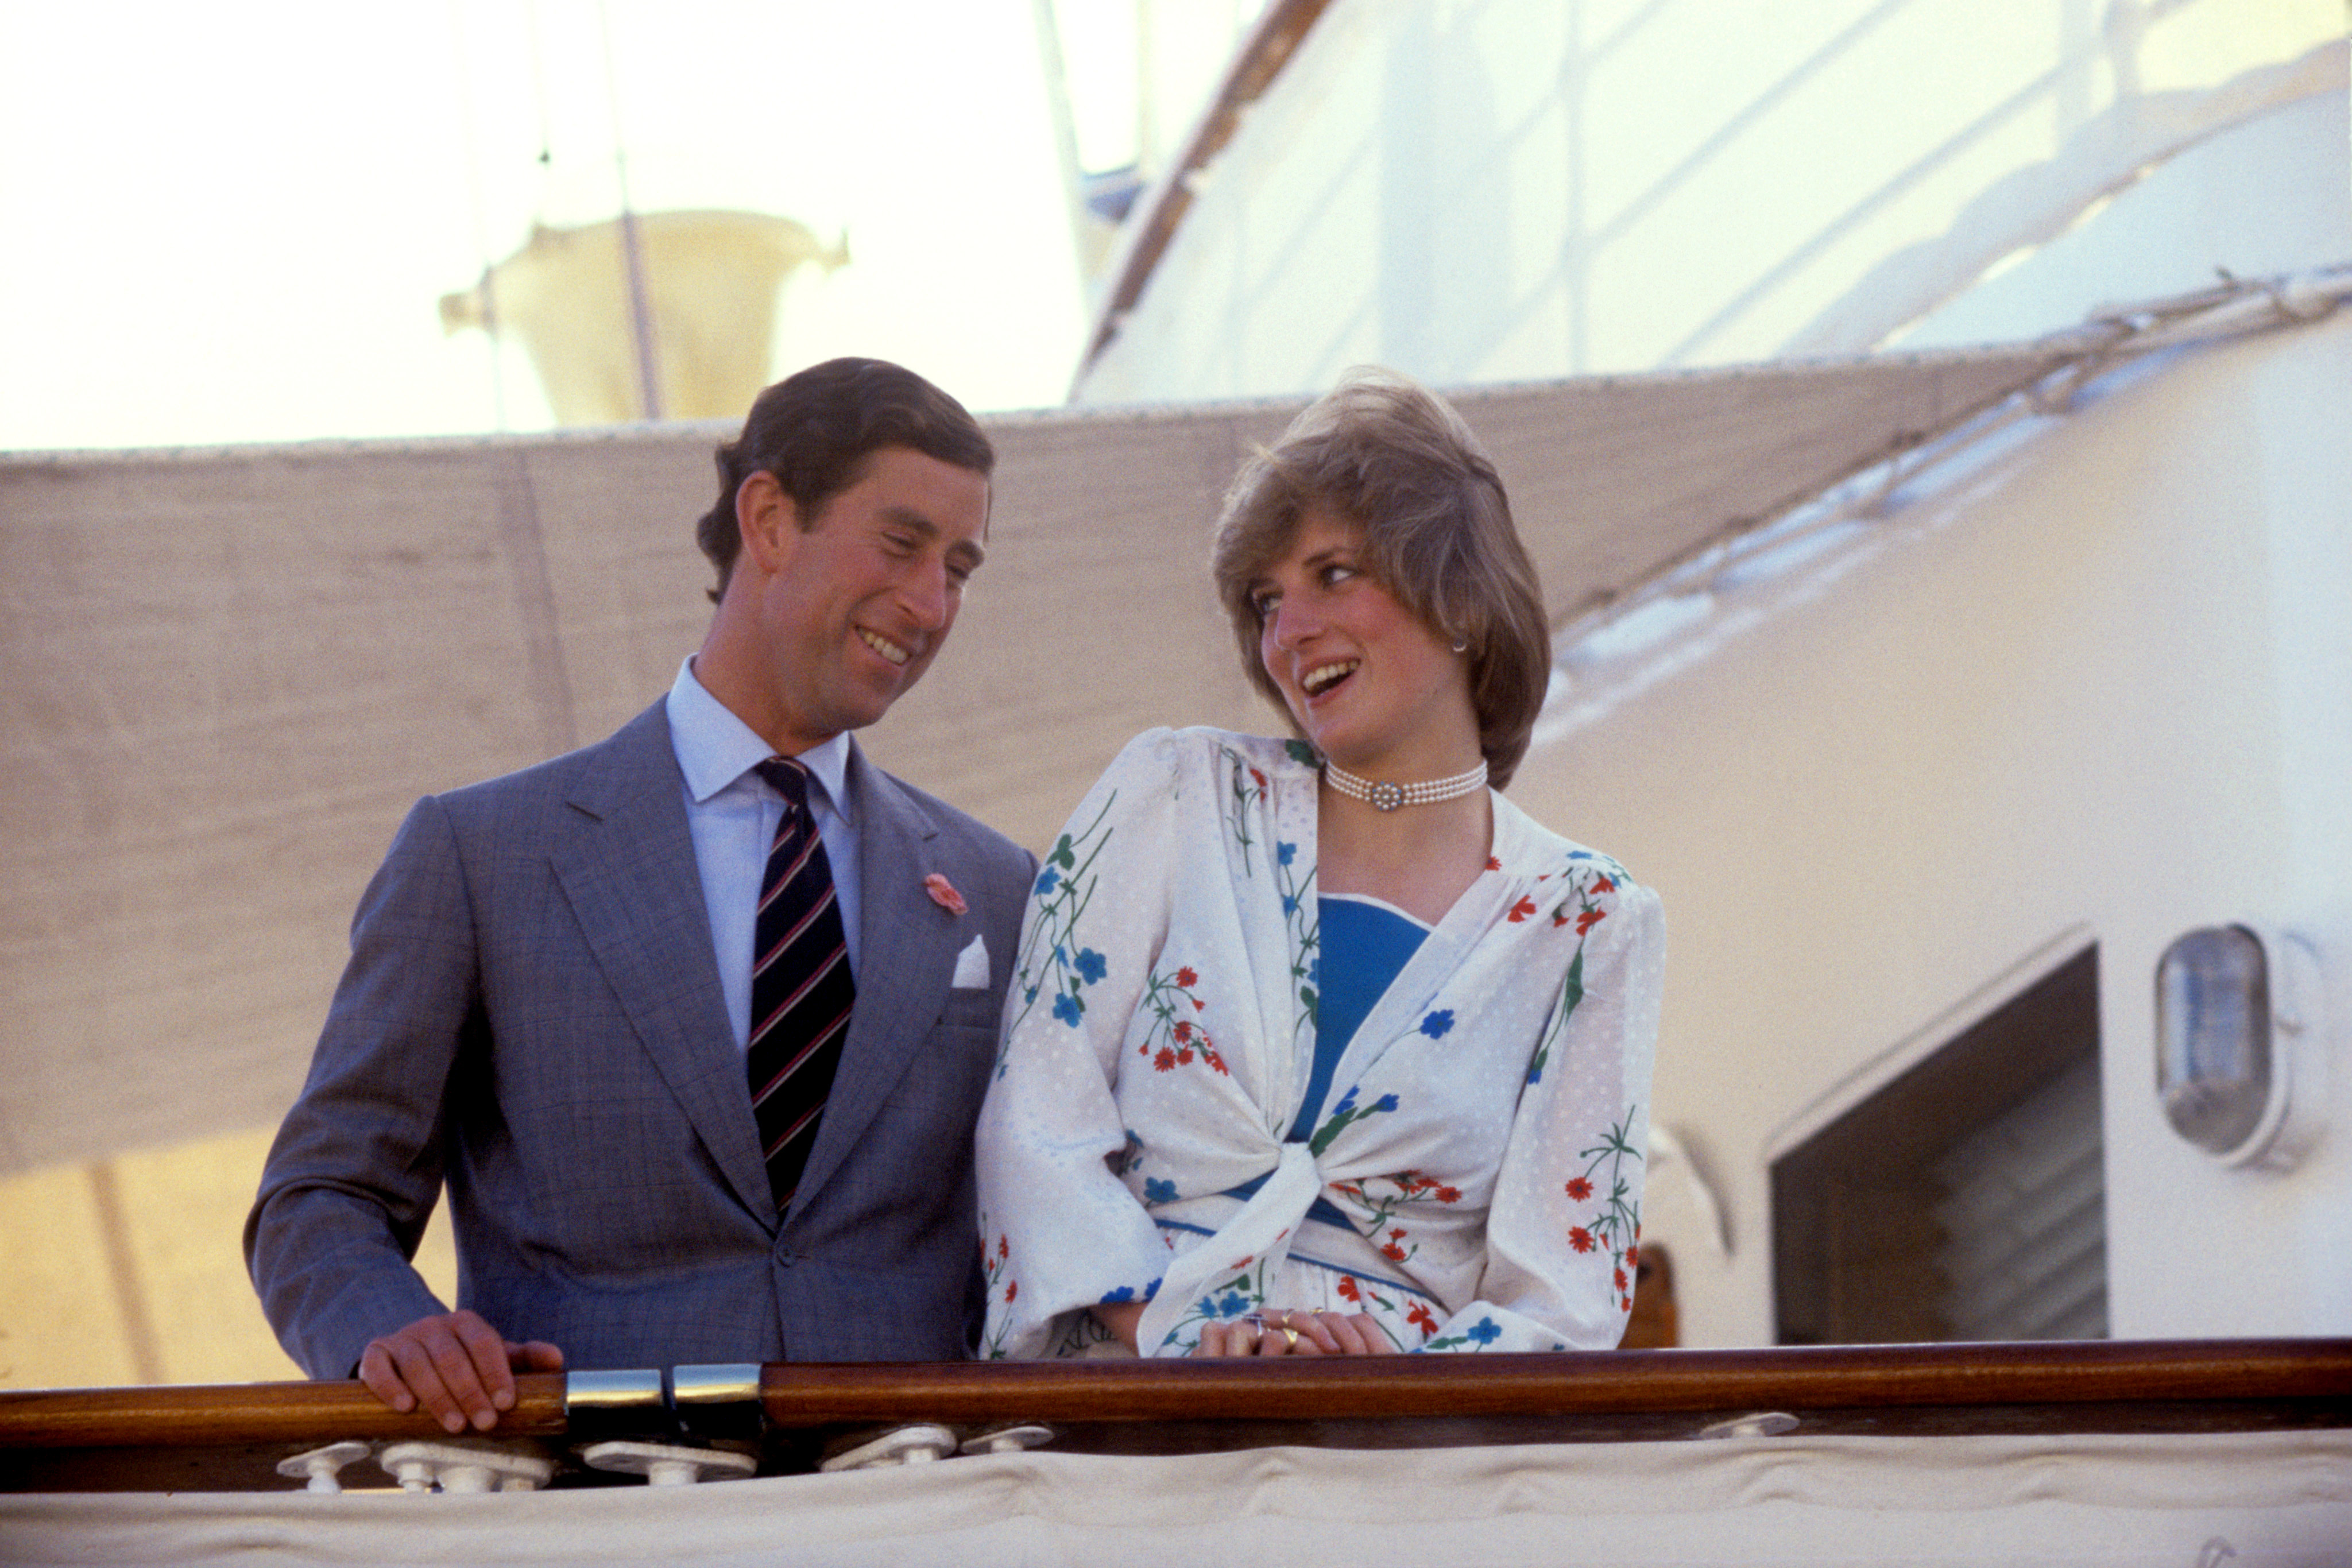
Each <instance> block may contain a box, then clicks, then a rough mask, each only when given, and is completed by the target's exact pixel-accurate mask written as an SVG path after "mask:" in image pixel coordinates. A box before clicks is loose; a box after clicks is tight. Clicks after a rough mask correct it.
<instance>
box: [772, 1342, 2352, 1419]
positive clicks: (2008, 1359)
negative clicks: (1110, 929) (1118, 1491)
mask: <svg viewBox="0 0 2352 1568" xmlns="http://www.w3.org/2000/svg"><path fill="white" fill-rule="evenodd" d="M883 1370H884V1369H881V1368H876V1367H865V1366H848V1365H839V1364H813V1365H785V1366H774V1367H770V1368H769V1369H768V1375H767V1376H766V1377H765V1378H764V1379H763V1380H762V1384H761V1398H762V1401H763V1403H764V1404H765V1406H766V1408H767V1416H768V1420H769V1422H770V1424H771V1425H772V1426H776V1427H816V1426H825V1425H832V1424H845V1423H858V1422H879V1421H891V1420H902V1419H906V1420H911V1419H917V1418H920V1419H927V1420H933V1421H955V1422H966V1421H970V1422H978V1421H986V1420H992V1419H999V1418H1003V1417H1005V1416H1028V1417H1030V1418H1033V1419H1037V1420H1045V1421H1077V1420H1085V1421H1105V1422H1116V1421H1171V1420H1246V1419H1255V1420H1324V1419H1334V1418H1348V1419H1380V1418H1383V1417H1406V1416H1577V1415H1602V1414H1623V1413H1635V1412H1652V1411H1693V1410H1730V1409H1762V1408H1769V1409H1778V1410H1791V1411H1794V1410H1822V1409H1853V1408H1866V1407H1870V1406H1889V1407H1893V1406H1967V1405H2045V1404H2089V1403H2117V1404H2130V1403H2145V1402H2151V1401H2197V1400H2263V1399H2317V1398H2335V1399H2352V1340H2221V1341H2213V1340H2189V1341H2169V1342H2167V1341H2144V1342H2137V1343H2134V1342H2112V1341H2101V1342H2092V1343H2051V1344H2021V1343H2005V1344H1916V1345H1880V1346H1837V1347H1823V1348H1801V1349H1798V1348H1790V1349H1774V1350H1717V1351H1699V1350H1657V1351H1614V1352H1608V1351H1603V1352H1594V1353H1586V1354H1553V1355H1495V1356H1483V1355H1459V1356H1411V1357H1394V1358H1391V1357H1376V1358H1370V1359H1364V1360H1355V1359H1349V1360H1339V1359H1336V1358H1334V1359H1318V1360H1311V1361H1291V1360H1284V1361H1267V1362H1255V1361H1209V1362H1159V1361H1148V1362H1142V1361H1076V1362H1052V1363H1034V1364H1026V1365H1021V1366H1011V1365H1007V1364H1003V1363H998V1364H984V1363H982V1364H943V1365H924V1366H894V1367H891V1368H888V1369H887V1373H888V1375H887V1376H877V1373H879V1372H881V1371H883Z"/></svg>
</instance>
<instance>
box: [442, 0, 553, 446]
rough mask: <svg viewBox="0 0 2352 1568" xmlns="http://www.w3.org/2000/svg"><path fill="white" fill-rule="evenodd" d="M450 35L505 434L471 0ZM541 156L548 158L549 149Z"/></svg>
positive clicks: (494, 412)
mask: <svg viewBox="0 0 2352 1568" xmlns="http://www.w3.org/2000/svg"><path fill="white" fill-rule="evenodd" d="M449 36H450V46H451V47H450V53H451V54H452V55H453V56H455V57H456V60H457V141H458V143H459V145H461V146H462V147H464V149H465V152H466V205H467V212H468V215H469V216H470V217H471V218H472V220H473V225H474V254H475V255H476V256H478V257H479V258H480V259H481V263H482V281H481V283H480V284H479V286H478V287H479V288H480V291H481V297H482V336H483V337H485V338H487V339H488V340H489V345H490V415H491V418H492V419H493V421H495V423H496V424H497V428H498V429H499V431H500V432H501V433H503V432H505V431H506V430H508V429H509V428H510V426H509V423H508V422H507V378H506V354H505V352H504V345H503V344H502V343H501V342H500V341H499V285H498V274H497V270H496V265H495V263H494V262H493V261H492V260H491V257H490V229H489V219H488V215H487V213H486V208H487V206H488V195H487V194H486V193H485V192H484V191H483V188H482V148H481V131H480V127H479V126H478V125H477V124H476V122H475V120H474V78H473V74H472V73H471V72H470V71H468V70H467V68H466V20H465V0H449ZM541 124H542V129H543V127H544V118H543V106H542V120H541ZM542 140H543V137H542ZM544 157H545V154H544V153H541V158H542V159H543V158H544Z"/></svg>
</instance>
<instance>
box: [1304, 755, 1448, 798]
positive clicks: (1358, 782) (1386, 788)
mask: <svg viewBox="0 0 2352 1568" xmlns="http://www.w3.org/2000/svg"><path fill="white" fill-rule="evenodd" d="M1323 777H1324V779H1326V780H1327V781H1328V782H1329V784H1330V786H1331V788H1332V789H1337V790H1338V791H1339V793H1340V794H1342V795H1346V796H1349V797H1350V798H1351V799H1354V800H1369V801H1370V802H1371V804H1372V806H1373V808H1374V809H1375V810H1381V811H1393V810H1396V809H1397V808H1398V807H1399V806H1434V805H1435V804H1437V802H1439V801H1440V800H1459V799H1460V798H1461V797H1463V796H1465V795H1467V794H1469V793H1470V792H1471V791H1472V790H1474V789H1484V788H1485V787H1486V758H1479V759H1478V766H1477V767H1475V768H1472V769H1470V771H1469V772H1467V773H1456V774H1455V775H1454V777H1453V778H1451V779H1431V780H1429V781H1428V782H1427V783H1425V784H1375V783H1373V782H1372V781H1371V780H1370V779H1359V778H1357V777H1356V776H1355V775H1354V774H1352V773H1350V772H1349V771H1348V770H1347V769H1346V768H1342V767H1340V766H1339V764H1338V763H1336V762H1333V761H1330V760H1329V759H1328V758H1326V759H1325V761H1324V763H1323Z"/></svg>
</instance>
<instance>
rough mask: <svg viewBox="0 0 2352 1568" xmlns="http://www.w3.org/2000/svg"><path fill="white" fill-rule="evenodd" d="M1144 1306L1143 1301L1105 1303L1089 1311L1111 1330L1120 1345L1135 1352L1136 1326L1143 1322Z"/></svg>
mask: <svg viewBox="0 0 2352 1568" xmlns="http://www.w3.org/2000/svg"><path fill="white" fill-rule="evenodd" d="M1144 1305H1145V1303H1143V1302H1141V1301H1105V1302H1104V1303H1103V1304H1102V1305H1100V1306H1098V1307H1094V1308H1090V1309H1089V1310H1090V1311H1091V1312H1093V1313H1094V1314H1095V1317H1096V1319H1097V1321H1099V1322H1101V1324H1102V1326H1103V1327H1105V1328H1107V1329H1108V1330H1110V1332H1111V1333H1112V1334H1113V1335H1114V1336H1115V1337H1116V1338H1117V1339H1118V1342H1119V1343H1121V1344H1123V1345H1125V1346H1127V1348H1128V1349H1129V1350H1133V1349H1134V1348H1135V1326H1136V1324H1138V1323H1139V1322H1142V1321H1143V1308H1144Z"/></svg>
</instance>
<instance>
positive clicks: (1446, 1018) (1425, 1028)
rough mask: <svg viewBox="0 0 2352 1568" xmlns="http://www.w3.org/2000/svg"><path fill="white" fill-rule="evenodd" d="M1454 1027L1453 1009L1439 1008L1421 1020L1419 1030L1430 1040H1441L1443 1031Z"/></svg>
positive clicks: (1443, 1036)
mask: <svg viewBox="0 0 2352 1568" xmlns="http://www.w3.org/2000/svg"><path fill="white" fill-rule="evenodd" d="M1453 1027H1454V1009H1452V1008H1440V1009H1437V1010H1436V1011H1435V1012H1433V1013H1432V1014H1430V1015H1429V1016H1428V1017H1427V1018H1425V1019H1422V1020H1421V1032H1422V1033H1423V1034H1425V1035H1427V1036H1428V1037H1429V1038H1430V1039H1432V1040H1443V1039H1444V1038H1445V1031H1446V1030H1449V1029H1452V1028H1453Z"/></svg>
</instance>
